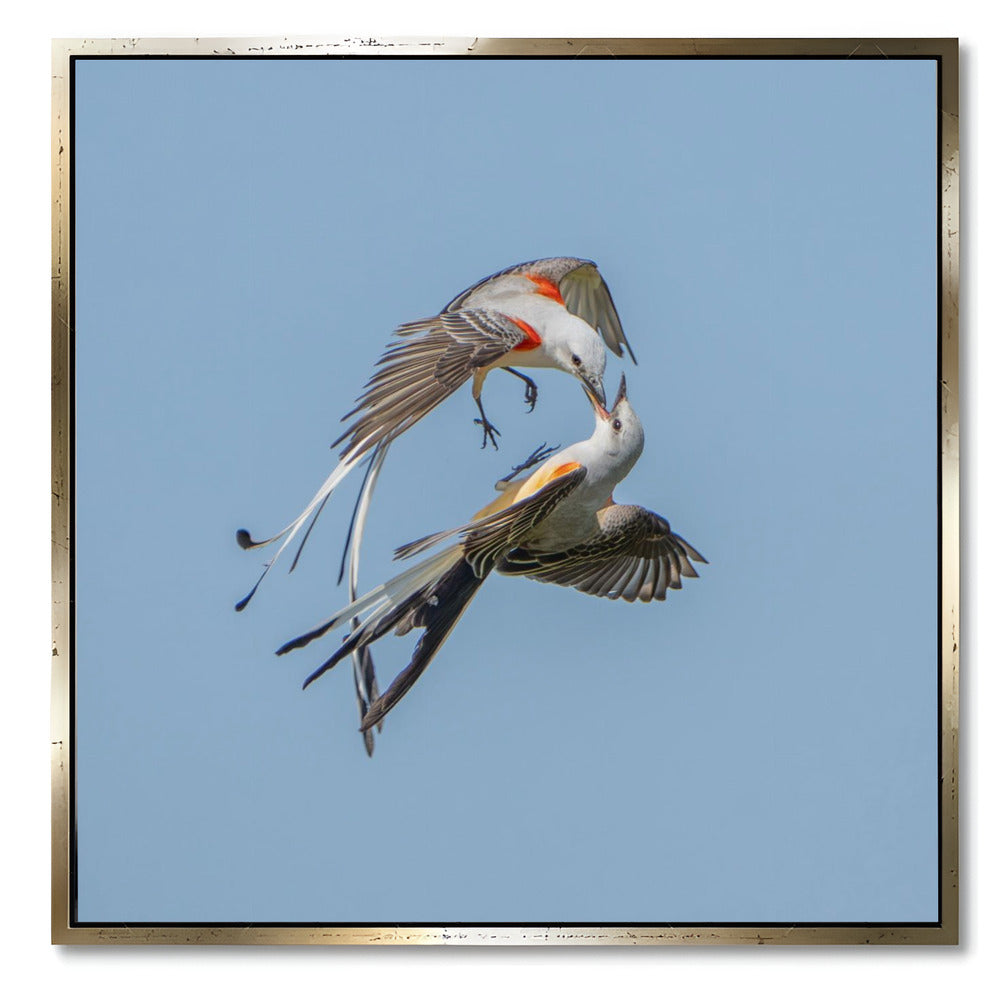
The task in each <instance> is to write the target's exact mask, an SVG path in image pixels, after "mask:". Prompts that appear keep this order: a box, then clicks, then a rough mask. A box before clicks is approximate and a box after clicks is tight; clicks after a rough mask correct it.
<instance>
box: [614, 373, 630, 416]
mask: <svg viewBox="0 0 1000 1000" xmlns="http://www.w3.org/2000/svg"><path fill="white" fill-rule="evenodd" d="M625 393H626V388H625V373H624V372H622V380H621V382H619V383H618V395H617V396H615V405H614V406H612V407H611V409H612V410H613V409H614V408H615V407H616V406H617V405H618V404H619V403H620V402H621V401H622V400H623V399H627V398H628V397H627V396H626V395H625Z"/></svg>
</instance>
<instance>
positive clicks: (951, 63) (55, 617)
mask: <svg viewBox="0 0 1000 1000" xmlns="http://www.w3.org/2000/svg"><path fill="white" fill-rule="evenodd" d="M52 53H53V55H52V57H53V74H52V88H53V89H52V108H53V112H52V136H51V141H52V279H53V280H52V574H53V576H52V603H53V614H52V635H53V648H52V710H51V732H52V736H51V739H52V761H51V777H52V908H51V915H52V926H51V938H52V942H53V943H55V944H251V945H260V944H295V945H303V944H346V945H358V944H411V945H412V944H473V945H487V944H490V945H492V944H507V945H625V944H656V945H666V944H689V945H706V944H727V945H740V944H762V943H763V944H798V945H820V944H841V945H843V944H956V943H957V942H958V912H959V910H958V901H959V895H958V894H959V889H958V844H959V836H958V787H959V781H958V724H959V719H958V706H959V697H958V694H959V646H960V643H959V556H960V548H959V405H958V401H959V389H960V386H959V364H958V356H959V347H958V329H959V327H958V311H959V306H958V303H959V235H958V230H959V95H958V78H959V76H958V66H959V45H958V41H957V39H896V38H893V39H672V40H671V39H668V40H664V39H487V38H469V39H465V38H445V39H430V38H383V39H374V38H340V39H331V38H327V39H324V38H312V37H303V38H298V37H288V38H271V39H218V38H217V39H205V38H202V39H93V40H90V39H78V40H56V41H55V42H54V43H53V50H52ZM305 55H308V56H313V57H315V56H352V55H364V56H367V57H371V56H378V55H385V56H398V55H409V56H421V57H425V58H429V59H433V58H435V57H439V56H449V57H456V56H461V57H466V58H472V59H474V58H483V57H496V56H531V57H559V58H567V57H573V58H579V57H582V58H606V57H625V56H648V57H662V58H668V57H685V58H729V57H740V58H790V57H799V58H817V57H818V58H840V59H850V58H876V57H877V58H930V59H935V60H937V63H938V81H939V85H938V93H939V114H938V143H939V153H940V161H939V187H938V193H939V244H938V261H939V333H938V337H939V340H938V345H939V359H938V360H939V372H940V386H939V394H938V395H939V423H938V432H939V439H938V454H939V482H938V487H939V542H940V550H939V558H940V626H939V636H940V651H939V667H940V675H939V725H940V731H939V762H940V799H939V877H940V895H939V899H940V922H939V923H938V924H936V925H931V926H928V925H919V926H884V925H880V924H859V925H851V926H842V925H816V926H783V927H775V926H771V925H761V926H748V925H702V926H659V927H650V926H645V925H640V926H600V927H598V926H591V925H584V926H570V925H565V926H546V927H541V926H534V925H526V926H510V925H499V926H485V925H484V926H469V925H459V926H454V927H447V926H435V927H428V926H406V925H396V926H378V927H375V926H359V927H342V926H311V925H301V926H300V925H295V926H289V925H273V926H263V925H248V926H231V925H224V926H201V925H192V926H176V925H158V926H124V925H114V926H103V927H94V926H90V925H87V926H81V925H79V924H74V922H73V921H72V912H73V911H72V905H71V904H72V897H73V892H74V881H73V880H74V869H73V855H72V851H73V831H74V824H73V813H72V789H71V780H72V775H73V743H72V738H73V720H72V711H71V672H72V670H73V663H72V655H71V650H72V638H71V636H72V628H73V624H72V609H73V604H72V590H71V578H70V574H71V551H72V538H71V533H72V519H71V518H72V511H73V505H72V489H73V471H74V465H73V463H74V455H73V441H72V427H73V423H72V413H71V404H72V395H71V387H72V379H73V372H74V367H73V365H74V362H73V354H72V352H73V342H72V336H71V331H72V322H73V296H74V287H73V281H74V275H73V259H72V247H71V218H72V213H73V210H74V204H73V197H74V191H73V182H72V162H73V161H72V141H73V136H72V133H71V123H72V103H71V76H72V64H73V60H74V59H76V58H78V57H87V56H117V57H124V58H139V57H146V56H179V57H195V58H201V57H216V58H221V59H225V58H231V57H241V58H245V57H254V56H267V57H274V56H284V57H287V58H289V59H294V58H296V57H299V56H305Z"/></svg>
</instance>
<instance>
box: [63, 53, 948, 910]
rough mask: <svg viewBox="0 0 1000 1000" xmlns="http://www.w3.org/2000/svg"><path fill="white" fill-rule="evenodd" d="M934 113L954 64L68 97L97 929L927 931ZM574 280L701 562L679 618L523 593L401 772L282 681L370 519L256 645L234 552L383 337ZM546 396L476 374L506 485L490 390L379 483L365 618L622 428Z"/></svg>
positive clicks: (458, 64) (277, 518) (400, 734)
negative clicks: (545, 276) (626, 348)
mask: <svg viewBox="0 0 1000 1000" xmlns="http://www.w3.org/2000/svg"><path fill="white" fill-rule="evenodd" d="M934 97H935V80H934V66H933V64H932V63H930V62H885V61H870V62H849V63H848V62H823V61H809V62H793V61H785V62H750V61H740V62H728V63H726V62H666V61H651V62H637V61H618V62H584V61H565V62H486V61H447V62H430V61H408V62H403V61H399V62H396V61H388V60H372V61H355V60H345V61H315V62H313V61H309V62H306V61H302V62H299V61H294V62H293V61H283V62H236V61H227V62H184V61H179V60H177V61H173V60H172V61H138V60H137V61H130V62H126V61H119V62H112V61H101V62H81V63H78V64H77V99H78V104H77V119H76V123H77V129H78V131H77V137H76V138H77V146H76V156H77V160H76V162H77V178H76V180H77V186H76V194H77V199H78V201H77V280H78V284H77V380H78V381H77V469H78V479H77V556H78V561H77V629H78V631H77V668H78V687H77V692H78V700H77V712H78V718H77V735H78V758H77V759H78V792H79V794H78V799H77V801H78V806H79V813H78V818H79V847H80V866H79V901H80V917H81V919H83V920H95V921H109V922H110V921H128V922H139V921H167V920H171V921H193V920H205V921H238V922H242V921H284V920H302V921H322V922H335V921H344V922H349V923H350V922H381V921H390V922H406V921H426V922H430V923H441V922H455V921H475V922H479V921H484V922H489V921H516V922H524V921H540V922H584V921H602V922H606V923H619V922H633V921H654V922H670V923H680V922H698V921H705V920H713V921H776V922H799V923H801V922H809V921H837V920H845V921H858V920H866V921H879V920H885V921H907V920H933V919H935V918H936V913H937V898H936V895H937V894H936V831H937V827H936V789H937V784H936V777H935V769H936V743H935V718H936V604H935V602H936V523H935V452H936V446H935V433H934V432H935V392H934V383H935V368H934V364H935V350H934V344H935V260H934V227H935V200H934V196H935V187H934V185H935V142H934ZM554 254H573V255H580V256H585V257H591V258H593V259H595V260H596V261H597V262H598V263H599V265H600V266H601V268H602V271H603V273H604V275H605V277H606V278H607V280H608V282H609V284H610V286H611V288H612V291H613V293H614V295H615V299H616V302H617V304H618V307H619V311H620V313H621V317H622V320H623V323H624V325H625V328H626V331H627V332H628V335H629V338H630V340H631V342H632V344H633V346H634V348H635V351H636V355H637V357H638V359H639V362H640V364H639V367H638V368H634V367H633V366H631V364H630V363H629V364H628V367H627V369H626V370H627V373H628V376H629V385H630V397H631V399H632V401H633V404H634V406H635V408H636V410H637V412H638V413H639V414H640V416H641V418H642V420H643V423H644V425H645V428H646V451H645V453H644V455H643V458H642V459H641V460H640V462H639V464H638V465H637V466H636V468H635V469H634V471H633V472H632V474H631V475H630V476H629V478H628V480H627V481H626V483H624V484H623V485H622V487H620V489H619V490H618V491H617V494H616V495H617V496H618V498H619V499H620V500H622V501H625V502H639V503H643V504H645V505H647V506H649V507H651V508H652V509H654V510H656V511H658V512H659V513H661V514H663V515H664V516H666V517H668V518H669V519H670V521H671V524H672V525H673V527H674V528H675V530H677V531H678V532H680V533H681V534H682V535H684V536H685V537H686V538H687V539H689V540H690V541H691V542H692V543H693V544H694V545H696V546H697V547H698V548H699V549H700V550H701V551H702V552H704V554H705V555H706V556H707V557H708V558H709V559H710V560H711V565H710V566H708V567H706V568H705V570H704V572H703V574H702V578H701V579H700V580H695V581H692V582H691V583H690V584H686V585H685V588H684V590H683V591H681V592H679V593H672V594H671V595H670V597H669V599H668V601H667V602H666V604H664V605H655V606H646V605H642V606H628V605H624V604H622V603H621V602H610V601H599V600H595V599H593V598H587V597H585V596H583V595H581V594H578V593H576V592H575V591H570V590H562V589H560V588H556V587H551V586H549V587H543V586H541V585H538V584H534V583H528V582H525V581H521V580H509V579H502V578H497V579H491V580H490V581H489V582H488V584H487V585H486V586H485V587H484V588H483V589H482V590H481V591H480V593H479V595H478V596H477V598H476V600H475V601H474V603H473V605H472V607H471V608H470V610H469V612H468V613H467V614H466V616H465V618H464V619H463V620H462V622H461V624H460V625H459V626H458V628H457V629H456V631H455V633H454V634H453V635H452V637H451V638H450V639H449V641H448V643H447V644H446V646H445V647H444V649H443V650H442V652H441V653H440V654H439V655H438V657H437V659H436V660H435V661H434V663H433V664H432V665H431V667H430V668H429V669H428V671H427V672H426V673H425V675H424V676H423V677H422V678H421V680H420V682H419V683H418V684H417V685H416V687H415V688H414V689H413V690H412V691H411V692H410V693H409V694H408V695H407V697H406V699H405V700H404V701H403V702H402V703H401V704H400V705H399V706H398V707H397V708H396V709H395V710H394V711H393V713H392V714H391V715H390V717H389V718H388V720H387V723H386V729H385V732H384V733H383V734H382V736H381V738H380V739H379V740H378V745H377V749H376V754H375V757H374V759H372V760H368V758H367V757H366V756H365V754H364V750H363V747H362V744H361V739H360V737H359V735H358V734H357V732H356V729H357V718H356V707H355V703H354V697H353V691H352V683H351V678H350V671H349V669H348V668H347V667H346V666H345V667H342V668H338V670H336V671H334V672H332V673H331V674H329V675H327V676H326V677H324V678H323V680H322V681H321V682H319V683H317V684H316V685H314V686H313V687H311V688H310V689H309V690H308V691H307V692H302V691H300V690H299V687H300V684H301V681H302V679H303V678H304V677H305V676H306V675H307V674H308V673H309V672H310V671H311V670H312V669H313V667H314V666H316V665H317V664H318V663H319V662H321V660H322V659H323V658H324V657H325V655H327V651H328V646H325V645H317V646H316V647H315V649H313V648H309V649H307V650H305V651H301V652H298V653H296V654H293V655H291V656H288V657H285V658H282V659H281V660H278V659H277V658H275V657H274V656H273V650H274V649H275V648H276V647H277V646H278V645H279V644H280V643H281V642H283V641H284V640H285V639H287V638H289V637H290V636H292V635H294V634H297V633H298V632H300V631H302V630H303V629H304V628H306V627H308V626H310V625H311V624H313V623H314V622H315V621H316V620H318V619H319V618H321V617H323V616H324V615H326V614H327V613H328V612H329V611H331V610H333V609H334V608H335V607H339V606H340V605H341V604H342V603H343V590H338V589H337V588H336V587H335V574H336V563H337V560H338V559H339V550H340V543H341V538H342V531H343V528H344V526H345V524H346V520H347V516H348V514H349V511H350V507H351V504H352V502H353V498H354V483H353V482H352V483H349V484H348V486H347V487H346V488H344V489H342V490H341V491H339V492H338V493H337V494H336V495H335V496H334V498H333V500H332V501H331V503H330V504H328V506H327V510H326V512H325V513H324V515H323V517H322V519H321V521H320V524H319V526H318V527H317V530H316V531H315V532H314V534H313V538H312V540H311V542H310V545H309V547H308V548H307V550H306V554H305V555H304V557H303V560H302V562H301V563H300V565H299V568H298V569H297V570H296V572H295V573H294V574H293V575H291V576H287V575H285V574H283V573H279V572H275V573H273V574H272V575H271V577H270V578H269V579H268V580H267V581H266V583H265V584H264V585H263V586H262V588H261V591H260V592H259V593H258V595H257V597H256V598H255V600H254V602H253V603H252V604H251V605H250V607H249V608H248V609H247V611H245V612H244V613H243V614H242V615H237V614H235V613H234V612H233V610H232V605H233V603H234V602H235V600H237V599H238V598H239V597H241V596H242V595H243V593H245V592H246V590H247V589H248V588H249V586H250V585H251V584H252V583H253V581H254V579H255V578H256V575H257V572H258V570H259V566H260V562H261V558H260V556H259V554H254V553H245V552H242V551H240V550H239V549H238V548H237V547H236V545H235V542H234V540H233V532H234V531H235V529H236V528H237V527H240V526H246V527H248V528H250V529H251V530H252V531H254V533H260V534H263V533H268V532H269V531H271V530H274V529H275V528H277V527H278V526H280V525H282V524H284V523H286V522H287V520H289V518H290V517H291V516H292V515H294V514H295V513H297V511H298V510H299V508H300V507H301V505H302V504H303V503H304V502H305V500H307V499H308V498H309V497H310V496H311V495H312V492H313V491H314V489H315V487H316V486H317V485H318V483H319V482H320V481H321V480H322V479H323V478H324V476H325V474H326V472H327V471H328V468H329V465H330V462H331V459H332V454H331V453H330V452H329V450H328V448H327V446H328V445H329V443H330V441H331V440H333V438H334V437H336V436H337V433H338V431H337V427H338V420H339V417H340V416H341V415H342V413H344V412H345V411H346V410H347V409H349V408H350V405H351V401H352V400H353V398H354V397H355V396H356V395H357V393H358V391H359V389H360V387H361V386H362V384H363V383H364V381H365V380H366V379H367V377H368V373H369V370H370V368H371V365H372V363H373V361H374V360H375V358H376V357H377V356H378V354H379V352H380V350H381V348H382V346H383V345H384V343H385V342H386V339H387V338H388V336H389V335H390V333H391V331H392V329H393V328H394V327H395V325H396V324H398V323H399V322H402V321H404V320H407V319H412V318H416V317H419V316H423V315H427V314H429V313H432V312H434V311H435V310H437V309H438V308H440V307H441V306H442V305H443V304H444V303H445V302H446V301H447V300H448V299H449V298H450V297H451V296H452V295H454V294H455V293H456V292H457V291H459V290H461V289H462V288H463V287H465V286H466V285H468V284H470V283H471V282H473V281H475V280H477V279H478V278H480V277H482V276H484V275H486V274H488V273H490V272H491V271H494V270H496V269H497V268H500V267H503V266H506V265H508V264H512V263H514V262H517V261H520V260H525V259H530V258H533V257H538V256H546V255H554ZM623 367H624V365H623V363H622V362H618V361H617V360H615V359H612V360H611V361H610V362H609V372H608V381H609V384H610V385H613V384H614V382H615V381H616V380H617V373H618V372H619V371H620V370H622V369H623ZM539 385H540V390H541V398H540V402H539V405H538V407H537V409H536V411H535V413H534V414H532V415H530V416H527V415H525V414H524V412H523V411H524V407H523V404H522V402H521V392H520V386H519V383H517V382H516V381H515V380H513V379H509V378H507V377H506V376H497V375H493V376H491V378H490V380H489V381H488V383H487V388H486V393H485V402H486V405H487V410H488V412H489V413H490V416H491V418H492V419H493V420H494V421H495V422H496V423H497V424H498V425H499V426H500V428H501V430H502V431H503V439H502V440H503V448H502V450H501V452H500V453H494V452H493V451H492V450H491V449H490V450H487V451H480V450H479V449H478V430H477V428H475V427H474V426H473V425H472V417H473V416H474V415H475V408H474V405H473V404H472V402H471V400H470V399H469V398H468V396H467V394H464V393H460V394H457V395H456V396H455V397H454V398H453V399H452V400H450V401H449V402H448V403H447V404H446V405H445V406H444V407H442V408H441V410H440V411H439V412H437V413H435V414H433V415H432V416H431V417H430V418H428V419H427V420H426V421H424V422H423V423H422V424H421V425H420V426H419V427H418V428H416V429H415V430H414V431H412V432H411V433H410V434H408V435H407V438H406V439H405V440H404V441H402V442H400V444H399V445H398V446H397V447H395V448H394V449H393V452H392V454H391V456H390V460H389V462H388V463H387V465H386V468H385V471H384V473H383V478H382V482H381V487H380V491H379V493H378V494H377V496H376V500H375V504H374V507H373V513H372V518H371V521H370V527H369V534H368V537H367V545H366V563H365V566H364V578H363V581H362V582H363V584H364V585H372V584H375V583H377V582H379V581H380V580H381V579H383V578H384V577H385V576H386V575H388V574H389V573H391V572H394V571H395V569H396V568H397V567H393V566H392V565H391V562H390V555H391V551H392V549H393V548H394V547H395V546H396V545H398V544H400V543H401V542H403V541H407V540H410V539H411V538H414V537H417V536H419V535H422V534H424V533H426V532H427V531H430V530H433V529H436V528H440V527H447V526H450V525H452V524H455V523H458V522H459V521H462V520H464V519H465V518H466V517H467V515H468V514H469V513H470V512H471V511H473V510H475V509H476V508H477V507H479V506H481V505H482V503H484V502H485V501H486V500H487V499H489V498H490V497H491V495H492V490H491V485H492V483H493V481H494V480H495V479H496V478H498V477H499V476H500V475H502V474H503V473H505V472H506V471H507V469H508V468H509V467H510V466H511V465H512V464H513V463H515V462H517V461H519V460H520V459H521V458H522V457H523V456H524V455H525V454H527V453H528V452H529V451H530V450H531V449H532V448H533V447H534V446H535V445H536V444H538V443H539V442H540V441H542V440H547V441H548V442H550V443H560V444H563V445H566V444H569V443H571V442H572V441H574V440H578V439H580V438H583V437H586V436H588V435H589V434H590V431H591V427H592V418H591V417H590V415H589V412H588V407H587V405H586V403H585V402H584V400H583V397H582V394H581V393H580V391H579V389H578V388H577V387H576V386H574V385H573V384H572V383H571V382H570V380H568V379H565V378H564V377H561V376H559V375H557V374H542V375H540V376H539ZM287 565H288V563H287V561H286V562H285V566H286V567H287ZM413 639H414V637H413V636H412V635H411V636H409V637H407V638H405V639H399V640H395V639H394V640H386V641H384V642H382V643H380V644H379V646H378V647H376V649H375V653H376V662H377V664H378V666H379V673H380V677H381V678H382V679H383V683H388V681H389V679H390V678H391V677H392V675H393V674H394V673H395V671H396V670H398V669H399V668H400V667H402V666H403V665H404V663H405V662H406V658H407V657H408V654H409V652H410V649H411V648H412V644H413ZM329 648H332V645H331V646H329Z"/></svg>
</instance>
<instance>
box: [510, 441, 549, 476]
mask: <svg viewBox="0 0 1000 1000" xmlns="http://www.w3.org/2000/svg"><path fill="white" fill-rule="evenodd" d="M558 450H559V446H558V445H554V446H553V447H551V448H550V447H548V446H547V445H546V444H545V442H544V441H543V442H542V443H541V444H540V445H539V446H538V447H537V448H536V449H535V450H534V451H533V452H532V453H531V454H530V455H529V456H528V457H527V458H526V459H525V460H524V461H523V462H522V463H521V464H520V465H515V466H514V468H513V469H511V470H510V472H508V473H507V475H506V476H504V477H503V479H501V480H500V482H501V483H509V482H510V481H511V480H512V479H513V478H514V477H515V476H516V475H517V474H518V473H520V472H525V471H527V470H528V469H530V468H531V467H532V466H533V465H538V463H539V462H544V461H545V459H547V458H548V457H549V456H550V455H554V454H555V453H556V452H557V451H558Z"/></svg>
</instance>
